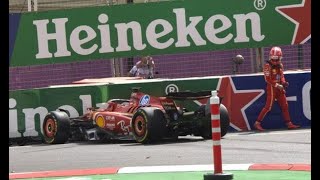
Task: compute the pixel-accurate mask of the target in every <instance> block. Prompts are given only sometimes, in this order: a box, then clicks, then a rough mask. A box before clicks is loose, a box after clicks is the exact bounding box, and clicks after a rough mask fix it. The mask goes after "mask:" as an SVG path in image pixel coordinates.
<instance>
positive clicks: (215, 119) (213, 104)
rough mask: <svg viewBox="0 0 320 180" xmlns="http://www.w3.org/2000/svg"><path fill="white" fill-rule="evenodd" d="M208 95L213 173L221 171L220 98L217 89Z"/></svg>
mask: <svg viewBox="0 0 320 180" xmlns="http://www.w3.org/2000/svg"><path fill="white" fill-rule="evenodd" d="M211 95H212V96H211V97H210V112H211V127H212V150H213V163H214V173H215V174H217V173H222V158H221V142H220V140H221V132H220V108H219V104H220V100H219V97H218V96H217V91H212V92H211Z"/></svg>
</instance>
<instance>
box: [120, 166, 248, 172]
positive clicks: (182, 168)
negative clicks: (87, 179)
mask: <svg viewBox="0 0 320 180" xmlns="http://www.w3.org/2000/svg"><path fill="white" fill-rule="evenodd" d="M251 165H252V164H223V165H222V169H223V170H248V169H249V167H250V166H251ZM211 170H212V171H213V170H214V166H213V164H207V165H174V166H136V167H123V168H120V169H119V170H118V174H119V173H154V172H183V171H211Z"/></svg>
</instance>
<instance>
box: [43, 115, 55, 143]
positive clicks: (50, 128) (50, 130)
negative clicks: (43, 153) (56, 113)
mask: <svg viewBox="0 0 320 180" xmlns="http://www.w3.org/2000/svg"><path fill="white" fill-rule="evenodd" d="M55 125H56V123H55V121H54V120H53V119H51V118H50V119H47V121H46V124H45V134H46V136H47V137H49V138H52V137H54V135H55V133H56V126H55Z"/></svg>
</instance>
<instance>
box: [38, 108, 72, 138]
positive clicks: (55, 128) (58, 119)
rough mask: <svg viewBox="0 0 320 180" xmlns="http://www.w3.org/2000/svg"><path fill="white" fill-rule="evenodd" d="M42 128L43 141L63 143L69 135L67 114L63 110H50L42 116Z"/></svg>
mask: <svg viewBox="0 0 320 180" xmlns="http://www.w3.org/2000/svg"><path fill="white" fill-rule="evenodd" d="M42 128H43V139H44V142H45V143H47V144H63V143H65V142H67V140H68V139H69V135H70V120H69V116H68V115H67V114H66V113H65V112H63V111H51V112H49V113H48V114H47V115H46V117H45V118H44V121H43V125H42Z"/></svg>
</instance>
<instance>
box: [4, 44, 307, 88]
mask: <svg viewBox="0 0 320 180" xmlns="http://www.w3.org/2000/svg"><path fill="white" fill-rule="evenodd" d="M281 48H282V50H283V53H284V58H283V63H284V66H285V70H293V69H309V68H311V43H308V44H304V45H301V49H302V53H300V54H301V56H300V57H299V51H298V46H297V45H294V46H281ZM269 50H270V47H266V48H264V54H265V57H264V58H265V60H267V58H268V53H269ZM237 54H241V55H242V56H243V57H244V58H245V61H244V63H243V64H241V65H240V66H239V71H238V73H237V74H247V73H253V71H252V63H251V59H252V58H253V59H255V58H256V52H255V50H253V53H252V55H251V53H250V49H236V50H225V51H211V52H201V53H186V54H173V55H160V56H153V59H154V61H155V64H156V72H158V74H157V75H156V77H158V78H184V77H202V76H213V75H228V74H232V72H233V71H232V70H233V69H232V57H235V56H236V55H237ZM299 59H300V60H302V61H303V62H302V63H300V65H299ZM137 61H138V58H134V62H137ZM122 66H123V68H122V72H121V73H122V74H123V76H126V74H127V72H128V71H129V70H130V68H131V67H128V65H127V60H126V59H123V62H122ZM106 77H112V62H111V61H110V60H95V61H86V62H76V63H68V64H50V65H41V66H27V67H9V89H10V90H16V89H29V88H40V87H47V86H49V85H60V84H70V83H71V82H73V81H77V80H81V79H87V78H106Z"/></svg>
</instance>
